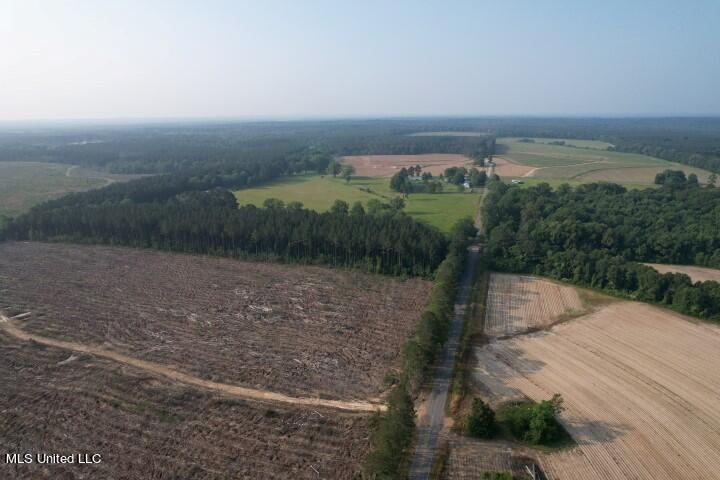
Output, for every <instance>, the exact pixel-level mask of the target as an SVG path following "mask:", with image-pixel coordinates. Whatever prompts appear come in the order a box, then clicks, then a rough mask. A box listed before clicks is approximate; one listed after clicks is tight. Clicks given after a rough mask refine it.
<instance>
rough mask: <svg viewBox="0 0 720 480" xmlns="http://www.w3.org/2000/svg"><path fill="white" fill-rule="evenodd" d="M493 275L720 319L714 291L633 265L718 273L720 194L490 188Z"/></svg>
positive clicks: (487, 207) (674, 189) (595, 187)
mask: <svg viewBox="0 0 720 480" xmlns="http://www.w3.org/2000/svg"><path fill="white" fill-rule="evenodd" d="M482 215H483V221H484V225H485V226H486V228H487V230H486V231H487V234H488V252H489V254H490V256H491V258H492V261H493V262H494V266H495V268H498V269H501V270H509V271H517V272H529V273H535V274H539V275H546V276H549V277H552V278H556V279H559V280H564V281H570V282H574V283H577V284H581V285H587V286H590V287H593V288H599V289H603V290H607V291H610V292H612V293H615V294H619V295H622V296H626V297H628V298H633V299H637V300H642V301H648V302H656V303H660V304H663V305H667V306H670V307H672V308H675V309H676V310H678V311H680V312H683V313H687V314H690V315H695V316H698V317H703V318H712V319H720V284H718V283H717V282H698V283H693V282H692V281H691V280H690V278H689V277H688V276H687V275H683V274H672V273H668V274H660V273H658V272H657V271H656V270H654V269H652V268H650V267H647V266H645V265H642V264H640V263H637V262H653V263H678V264H694V265H704V266H710V267H720V229H718V227H717V226H718V224H719V222H720V189H718V188H715V187H705V188H701V187H699V186H697V184H688V183H686V184H683V185H676V184H674V183H673V184H670V185H665V186H663V187H661V188H658V189H645V190H630V191H628V190H626V189H625V188H624V187H622V186H620V185H615V184H606V183H596V184H588V185H581V186H578V187H576V188H575V189H573V188H571V187H569V186H568V185H562V186H560V187H558V188H557V189H554V190H553V189H551V188H550V187H549V185H547V184H540V185H537V186H535V187H531V188H519V187H510V186H507V185H505V184H503V183H501V182H491V186H490V192H489V194H488V196H487V197H486V200H485V202H484V205H483V212H482Z"/></svg>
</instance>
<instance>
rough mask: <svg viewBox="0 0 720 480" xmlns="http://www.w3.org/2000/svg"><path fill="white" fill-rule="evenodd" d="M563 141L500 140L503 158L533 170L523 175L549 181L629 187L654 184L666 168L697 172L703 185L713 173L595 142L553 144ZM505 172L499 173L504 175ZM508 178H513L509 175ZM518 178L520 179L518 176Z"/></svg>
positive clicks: (579, 141)
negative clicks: (611, 184)
mask: <svg viewBox="0 0 720 480" xmlns="http://www.w3.org/2000/svg"><path fill="white" fill-rule="evenodd" d="M556 140H562V139H535V143H526V142H520V141H519V139H518V138H499V139H498V147H499V148H498V150H499V152H500V153H499V158H500V159H506V160H508V161H510V162H514V163H516V164H519V165H524V166H528V167H533V168H532V169H531V170H529V171H527V172H524V173H523V174H522V175H523V176H524V177H526V178H541V179H546V180H558V179H559V180H575V181H577V182H580V183H588V182H597V181H610V182H616V183H622V184H628V185H633V184H637V185H650V184H652V183H653V181H654V180H655V175H656V174H657V173H660V172H662V171H663V170H666V169H673V170H682V171H684V172H685V173H686V174H690V173H694V174H696V175H697V176H698V178H699V180H700V182H705V181H707V178H708V176H709V175H710V172H707V171H705V170H701V169H699V168H694V167H689V166H687V165H682V164H679V163H673V162H668V161H665V160H661V159H659V158H654V157H648V156H646V155H639V154H634V153H621V152H612V151H607V150H605V148H607V147H608V146H610V144H606V143H604V142H598V141H594V140H584V141H581V140H571V139H567V140H565V141H566V142H568V144H572V145H576V147H580V148H576V147H572V146H568V145H549V144H548V142H551V141H556ZM501 170H502V169H499V171H498V173H499V174H500V175H501V176H502V171H501ZM507 176H508V177H510V176H512V174H511V175H507ZM515 178H518V177H515Z"/></svg>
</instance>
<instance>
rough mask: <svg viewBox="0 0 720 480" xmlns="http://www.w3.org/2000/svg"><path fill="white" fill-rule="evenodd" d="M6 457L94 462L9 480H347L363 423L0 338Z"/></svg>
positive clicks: (356, 461)
mask: <svg viewBox="0 0 720 480" xmlns="http://www.w3.org/2000/svg"><path fill="white" fill-rule="evenodd" d="M0 412H1V414H0V451H1V452H3V454H4V453H6V452H11V453H12V452H30V453H36V452H47V453H59V454H66V455H67V454H72V453H89V454H95V453H98V454H100V455H102V463H100V464H97V465H77V464H75V465H49V466H37V465H32V466H27V465H26V466H12V465H6V464H5V463H4V461H3V462H0V478H3V479H21V478H22V479H27V478H32V479H48V480H51V479H52V480H56V479H63V480H68V479H78V480H80V479H95V478H98V479H100V478H103V479H123V480H145V479H156V480H170V479H203V480H205V479H207V480H220V479H224V478H232V479H241V478H245V479H250V478H275V479H293V480H294V479H312V480H316V479H317V478H341V479H350V478H352V474H353V472H355V471H357V469H358V468H359V465H360V463H361V462H362V459H363V458H364V456H365V454H366V452H367V448H368V446H367V435H368V427H367V425H368V417H367V415H365V414H360V415H359V414H344V413H341V412H338V411H335V410H325V409H297V408H293V407H289V406H287V405H282V404H280V405H275V404H272V405H264V404H261V403H248V402H244V401H241V400H237V399H233V398H228V397H225V396H221V395H217V394H213V393H207V392H204V391H202V390H197V389H189V388H184V387H182V386H179V385H177V384H174V383H170V382H165V381H163V380H160V379H158V378H157V377H153V376H150V375H147V374H145V373H144V372H142V371H140V370H136V369H134V368H132V367H128V366H125V365H119V364H117V363H115V362H111V361H109V360H104V359H99V358H97V357H95V356H89V355H70V354H68V352H67V351H64V350H61V349H56V348H48V347H44V346H41V345H37V344H34V343H31V342H18V341H15V340H14V339H10V338H7V337H6V336H4V335H2V334H1V333H0Z"/></svg>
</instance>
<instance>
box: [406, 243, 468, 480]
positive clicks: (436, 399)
mask: <svg viewBox="0 0 720 480" xmlns="http://www.w3.org/2000/svg"><path fill="white" fill-rule="evenodd" d="M478 256H479V253H478V249H477V247H476V246H473V247H472V249H471V250H470V252H469V254H468V258H467V263H466V264H465V272H464V273H463V278H462V283H461V286H460V290H459V292H458V296H457V298H456V299H455V314H454V315H453V319H452V323H451V324H450V332H449V334H448V340H447V342H445V346H444V347H443V352H442V357H441V360H440V363H439V364H438V367H437V369H436V370H435V380H434V381H433V386H432V391H431V392H430V395H429V396H428V399H427V402H426V404H425V405H426V407H427V408H426V412H425V414H424V415H423V417H422V418H420V419H419V421H418V441H417V446H416V447H415V454H414V456H413V460H412V465H411V467H410V480H426V479H427V478H428V476H429V475H430V468H431V467H432V461H433V456H434V454H435V449H436V447H437V443H438V437H439V435H440V431H441V430H442V427H443V421H444V418H445V402H446V401H447V396H448V387H449V386H450V378H451V377H452V372H453V365H454V364H455V353H456V352H457V349H458V340H459V337H460V330H461V328H462V323H463V317H464V316H465V305H466V304H467V299H468V295H469V294H470V285H471V284H472V279H473V273H474V272H475V264H476V262H477V259H478Z"/></svg>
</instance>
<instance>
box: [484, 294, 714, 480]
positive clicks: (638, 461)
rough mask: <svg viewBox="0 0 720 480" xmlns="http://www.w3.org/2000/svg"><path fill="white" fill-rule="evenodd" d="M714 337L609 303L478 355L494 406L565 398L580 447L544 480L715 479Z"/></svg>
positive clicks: (654, 311) (553, 457) (556, 458)
mask: <svg viewBox="0 0 720 480" xmlns="http://www.w3.org/2000/svg"><path fill="white" fill-rule="evenodd" d="M718 351H720V327H718V326H716V325H710V324H706V323H700V322H696V321H692V320H689V319H686V318H685V317H682V316H680V315H677V314H675V313H673V312H670V311H667V310H663V309H659V308H655V307H651V306H648V305H645V304H641V303H635V302H616V303H612V304H609V305H607V306H605V307H604V308H602V309H600V310H598V311H596V312H594V313H592V314H589V315H586V316H584V317H581V318H579V319H575V320H573V321H571V322H568V323H564V324H561V325H558V326H556V327H553V328H552V329H551V330H549V331H547V332H545V331H544V332H539V333H533V334H528V335H525V336H519V337H515V338H513V339H510V340H500V341H495V342H492V343H490V344H488V345H486V346H483V347H477V348H476V356H477V359H478V368H477V370H476V371H475V372H474V376H475V378H476V380H477V381H478V382H480V383H481V384H482V385H483V386H484V388H485V390H486V391H489V392H490V393H491V394H493V395H494V396H495V398H503V397H504V398H508V397H513V396H515V397H529V398H531V399H533V400H543V399H547V398H550V397H551V396H552V395H553V394H554V393H560V394H562V396H563V398H564V400H565V407H566V410H565V412H563V413H562V415H561V421H562V422H563V424H564V425H565V427H566V428H567V430H568V431H569V432H570V434H571V435H572V436H573V438H574V439H575V440H576V441H577V442H578V444H579V446H578V447H577V448H576V449H573V450H570V451H564V452H560V453H555V454H550V455H545V456H543V457H541V459H540V460H541V463H542V465H543V467H544V469H545V471H546V473H547V474H548V478H550V479H576V478H594V479H613V480H615V479H617V480H621V479H623V480H624V479H628V478H637V479H654V480H659V479H662V480H670V479H680V478H687V479H690V478H705V479H720V470H718V469H717V468H716V459H717V458H719V457H720V355H718V354H717V352H718Z"/></svg>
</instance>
